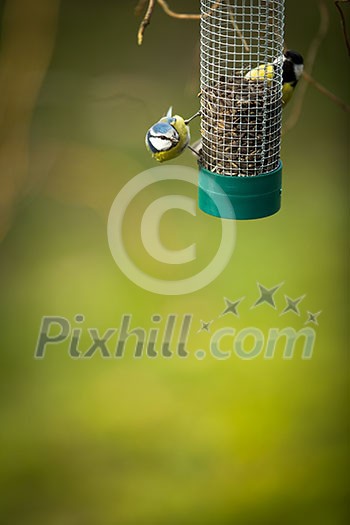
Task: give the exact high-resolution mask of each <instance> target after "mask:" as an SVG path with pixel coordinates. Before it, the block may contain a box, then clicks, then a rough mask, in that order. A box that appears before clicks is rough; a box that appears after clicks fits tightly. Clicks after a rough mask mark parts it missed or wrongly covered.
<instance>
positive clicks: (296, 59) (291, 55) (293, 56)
mask: <svg viewBox="0 0 350 525" xmlns="http://www.w3.org/2000/svg"><path fill="white" fill-rule="evenodd" d="M284 56H285V57H286V59H287V60H290V61H291V62H293V64H295V65H296V66H302V65H303V64H304V60H303V57H302V56H301V54H300V53H298V52H297V51H293V50H292V49H287V51H286V52H285V53H284Z"/></svg>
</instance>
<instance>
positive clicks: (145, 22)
mask: <svg viewBox="0 0 350 525" xmlns="http://www.w3.org/2000/svg"><path fill="white" fill-rule="evenodd" d="M144 3H145V2H143V0H141V2H140V3H139V5H138V6H137V8H138V7H140V5H144ZM154 5H155V0H149V3H148V7H147V11H146V13H145V16H144V17H143V20H142V22H141V25H140V28H139V31H138V33H137V43H138V45H139V46H140V45H141V44H142V42H143V35H144V33H145V29H146V27H147V26H149V24H150V23H151V18H152V14H153V9H154Z"/></svg>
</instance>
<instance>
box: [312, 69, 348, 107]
mask: <svg viewBox="0 0 350 525" xmlns="http://www.w3.org/2000/svg"><path fill="white" fill-rule="evenodd" d="M303 77H304V79H305V80H306V82H308V83H309V84H311V85H312V86H314V88H316V89H317V91H319V92H320V93H322V94H323V95H325V96H326V97H328V98H329V99H330V100H332V101H333V102H335V104H337V105H338V106H339V107H341V108H342V109H343V110H344V111H347V112H349V113H350V106H348V105H347V103H346V102H344V100H342V99H340V98H339V97H337V95H334V93H332V92H331V91H329V89H327V88H325V87H324V86H322V84H320V83H319V82H317V80H315V79H314V78H312V76H311V75H309V74H308V73H306V71H305V72H304V74H303Z"/></svg>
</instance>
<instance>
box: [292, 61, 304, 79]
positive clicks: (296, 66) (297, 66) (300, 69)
mask: <svg viewBox="0 0 350 525" xmlns="http://www.w3.org/2000/svg"><path fill="white" fill-rule="evenodd" d="M303 69H304V66H303V64H294V73H295V76H296V77H297V79H298V80H299V78H300V77H301V75H302V74H303Z"/></svg>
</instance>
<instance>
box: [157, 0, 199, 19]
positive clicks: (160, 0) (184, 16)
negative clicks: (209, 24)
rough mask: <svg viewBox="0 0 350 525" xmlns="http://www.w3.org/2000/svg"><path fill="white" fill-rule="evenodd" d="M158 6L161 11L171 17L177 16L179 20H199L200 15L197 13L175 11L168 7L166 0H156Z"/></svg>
mask: <svg viewBox="0 0 350 525" xmlns="http://www.w3.org/2000/svg"><path fill="white" fill-rule="evenodd" d="M157 2H158V4H159V5H160V7H162V9H163V11H164V12H165V13H166V14H167V15H168V16H171V17H172V18H178V19H180V20H200V17H201V15H197V14H193V15H191V14H186V13H175V11H173V10H172V9H170V7H169V6H168V4H167V2H166V1H165V0H157Z"/></svg>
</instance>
